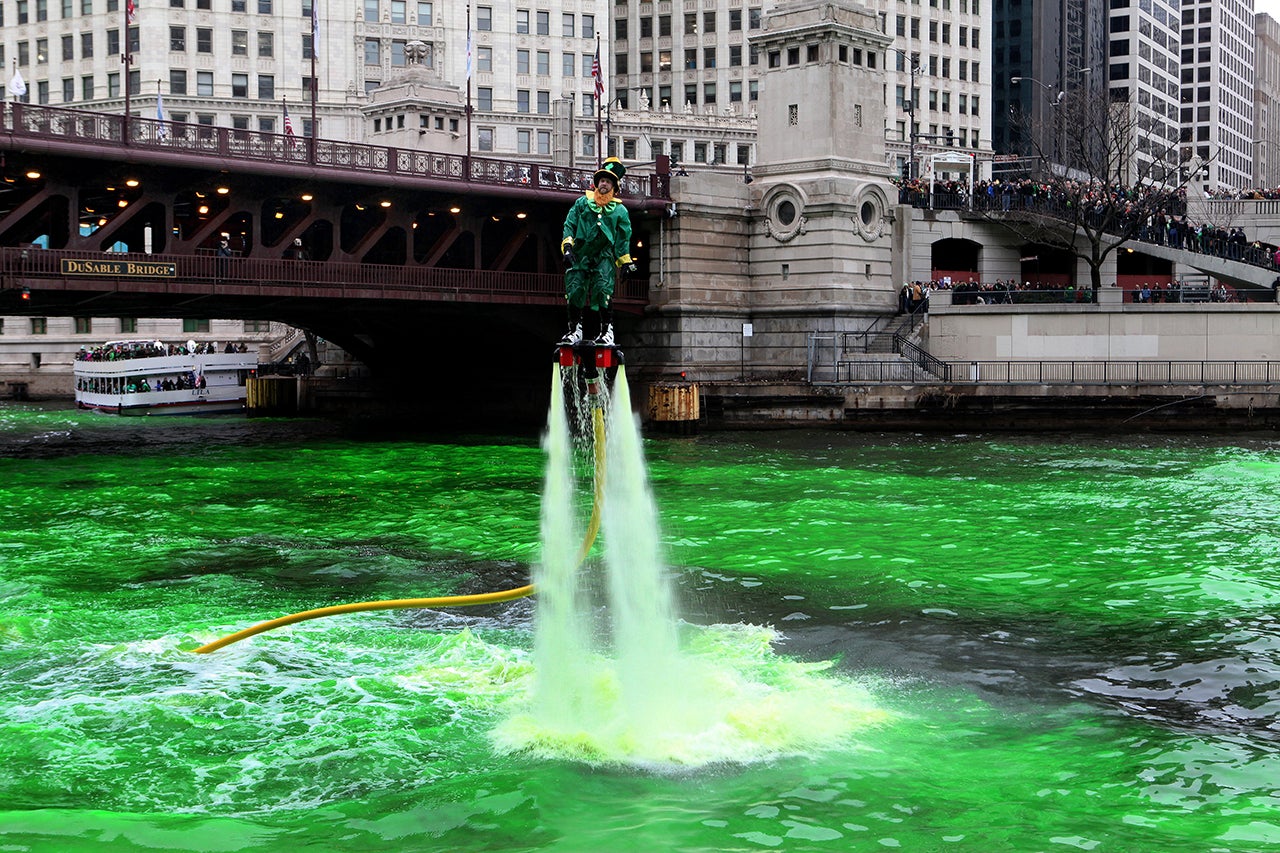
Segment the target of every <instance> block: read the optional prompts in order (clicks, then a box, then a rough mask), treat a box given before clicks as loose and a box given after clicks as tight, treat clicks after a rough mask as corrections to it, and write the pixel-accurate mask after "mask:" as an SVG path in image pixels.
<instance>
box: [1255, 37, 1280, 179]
mask: <svg viewBox="0 0 1280 853" xmlns="http://www.w3.org/2000/svg"><path fill="white" fill-rule="evenodd" d="M1253 32H1254V50H1253V60H1254V61H1253V67H1254V75H1255V76H1254V89H1253V139H1252V140H1251V142H1252V154H1253V184H1252V186H1255V187H1280V22H1277V21H1276V19H1275V18H1273V17H1271V16H1270V15H1266V14H1261V13H1260V14H1258V15H1255V16H1254V19H1253Z"/></svg>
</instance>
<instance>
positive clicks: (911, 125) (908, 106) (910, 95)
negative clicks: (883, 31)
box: [889, 47, 924, 181]
mask: <svg viewBox="0 0 1280 853" xmlns="http://www.w3.org/2000/svg"><path fill="white" fill-rule="evenodd" d="M889 50H892V51H893V52H894V53H896V54H898V55H899V56H901V57H903V58H904V59H906V60H907V62H908V63H909V68H908V71H910V73H911V85H910V86H909V87H908V88H907V98H906V103H904V104H903V105H902V109H903V111H904V112H905V113H906V114H907V143H908V154H907V156H908V157H910V158H911V159H910V161H909V162H908V163H907V180H908V181H910V180H914V179H915V176H916V136H917V133H916V76H917V75H919V74H921V73H923V72H924V68H923V66H921V65H920V60H919V58H918V57H917V56H916V55H915V54H913V53H907V52H906V51H905V50H902V49H900V48H896V47H891V48H889Z"/></svg>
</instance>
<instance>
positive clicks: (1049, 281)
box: [1018, 243, 1076, 287]
mask: <svg viewBox="0 0 1280 853" xmlns="http://www.w3.org/2000/svg"><path fill="white" fill-rule="evenodd" d="M1018 260H1019V268H1018V269H1019V276H1020V278H1021V279H1022V281H1024V282H1031V283H1032V284H1033V285H1035V286H1045V287H1067V286H1069V285H1074V284H1075V283H1076V256H1075V254H1074V253H1073V252H1070V251H1068V250H1067V249H1063V248H1059V247H1057V246H1048V245H1045V244H1044V243H1023V244H1022V245H1021V246H1019V247H1018Z"/></svg>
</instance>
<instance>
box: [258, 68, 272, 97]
mask: <svg viewBox="0 0 1280 853" xmlns="http://www.w3.org/2000/svg"><path fill="white" fill-rule="evenodd" d="M275 99H276V77H275V75H274V74H259V75H258V100H260V101H274V100H275Z"/></svg>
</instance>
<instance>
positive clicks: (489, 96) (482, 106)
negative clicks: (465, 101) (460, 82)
mask: <svg viewBox="0 0 1280 853" xmlns="http://www.w3.org/2000/svg"><path fill="white" fill-rule="evenodd" d="M476 109H478V110H481V111H483V112H493V89H492V88H491V87H489V86H481V87H480V88H478V89H476Z"/></svg>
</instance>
